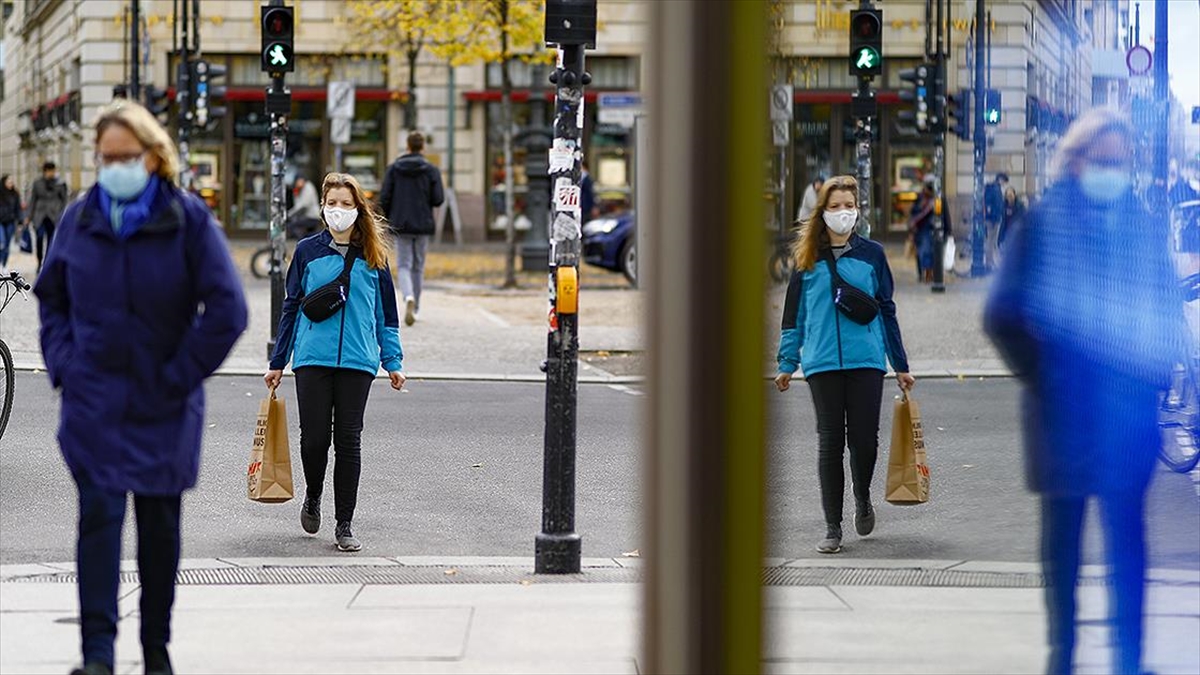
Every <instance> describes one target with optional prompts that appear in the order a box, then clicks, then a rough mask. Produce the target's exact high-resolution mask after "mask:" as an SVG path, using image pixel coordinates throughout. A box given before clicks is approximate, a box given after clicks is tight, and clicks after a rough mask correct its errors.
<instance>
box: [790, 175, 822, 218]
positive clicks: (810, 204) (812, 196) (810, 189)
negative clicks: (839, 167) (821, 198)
mask: <svg viewBox="0 0 1200 675" xmlns="http://www.w3.org/2000/svg"><path fill="white" fill-rule="evenodd" d="M824 184H825V174H823V173H818V174H817V177H816V178H814V179H813V181H812V182H811V183H809V184H808V185H807V186H805V188H804V196H803V197H802V198H801V199H800V210H798V211H797V212H796V220H798V221H799V222H801V223H807V222H808V221H809V219H810V218H812V214H813V211H815V210H816V209H817V194H819V193H820V192H821V186H822V185H824Z"/></svg>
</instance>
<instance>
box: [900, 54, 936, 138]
mask: <svg viewBox="0 0 1200 675" xmlns="http://www.w3.org/2000/svg"><path fill="white" fill-rule="evenodd" d="M934 69H935V67H934V66H933V65H932V64H929V63H922V64H921V65H919V66H917V67H916V68H909V69H907V70H902V71H900V79H901V80H903V81H904V82H908V83H910V84H911V85H912V87H911V88H905V89H901V90H900V100H901V101H906V102H908V103H912V104H913V109H912V110H901V111H900V113H899V114H898V118H899V120H900V121H901V122H905V123H908V124H910V125H912V127H913V129H914V130H915V131H917V132H920V133H924V132H927V131H929V130H930V124H929V113H930V110H929V103H930V99H931V92H930V85H931V84H932V79H933V71H934Z"/></svg>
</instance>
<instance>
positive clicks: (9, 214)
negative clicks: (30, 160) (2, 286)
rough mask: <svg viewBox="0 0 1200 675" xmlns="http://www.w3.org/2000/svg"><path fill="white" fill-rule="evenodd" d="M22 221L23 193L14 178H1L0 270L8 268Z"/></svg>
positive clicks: (8, 176)
mask: <svg viewBox="0 0 1200 675" xmlns="http://www.w3.org/2000/svg"><path fill="white" fill-rule="evenodd" d="M20 220H21V193H20V192H18V191H17V186H16V183H15V182H14V181H13V178H12V176H10V175H8V174H4V175H3V176H0V268H3V267H8V256H9V253H11V252H12V241H13V235H14V234H16V231H17V223H18V222H20Z"/></svg>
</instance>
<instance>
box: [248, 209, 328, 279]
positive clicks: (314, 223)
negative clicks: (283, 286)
mask: <svg viewBox="0 0 1200 675" xmlns="http://www.w3.org/2000/svg"><path fill="white" fill-rule="evenodd" d="M323 227H324V225H322V224H321V221H320V220H317V219H315V218H294V219H292V220H290V221H288V222H287V224H286V225H284V232H286V233H287V234H286V241H285V243H284V246H283V262H282V266H283V268H284V270H286V269H287V261H288V258H289V257H290V255H289V253H288V251H289V249H288V245H287V242H295V241H299V240H301V239H303V238H305V237H307V236H310V235H313V234H316V233H317V232H320V231H321V229H322V228H323ZM250 274H252V275H254V278H255V279H266V278H267V277H269V276H271V244H267V245H266V246H263V247H262V248H259V249H257V250H255V251H254V254H253V255H251V256H250Z"/></svg>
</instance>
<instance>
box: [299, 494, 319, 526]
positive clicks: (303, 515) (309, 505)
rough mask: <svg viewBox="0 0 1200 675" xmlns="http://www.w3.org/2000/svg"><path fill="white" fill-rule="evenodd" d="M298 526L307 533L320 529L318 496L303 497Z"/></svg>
mask: <svg viewBox="0 0 1200 675" xmlns="http://www.w3.org/2000/svg"><path fill="white" fill-rule="evenodd" d="M300 527H303V528H304V531H305V532H307V533H309V534H316V533H317V531H318V530H320V529H321V498H320V497H316V498H313V497H305V498H304V506H302V507H300Z"/></svg>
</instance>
